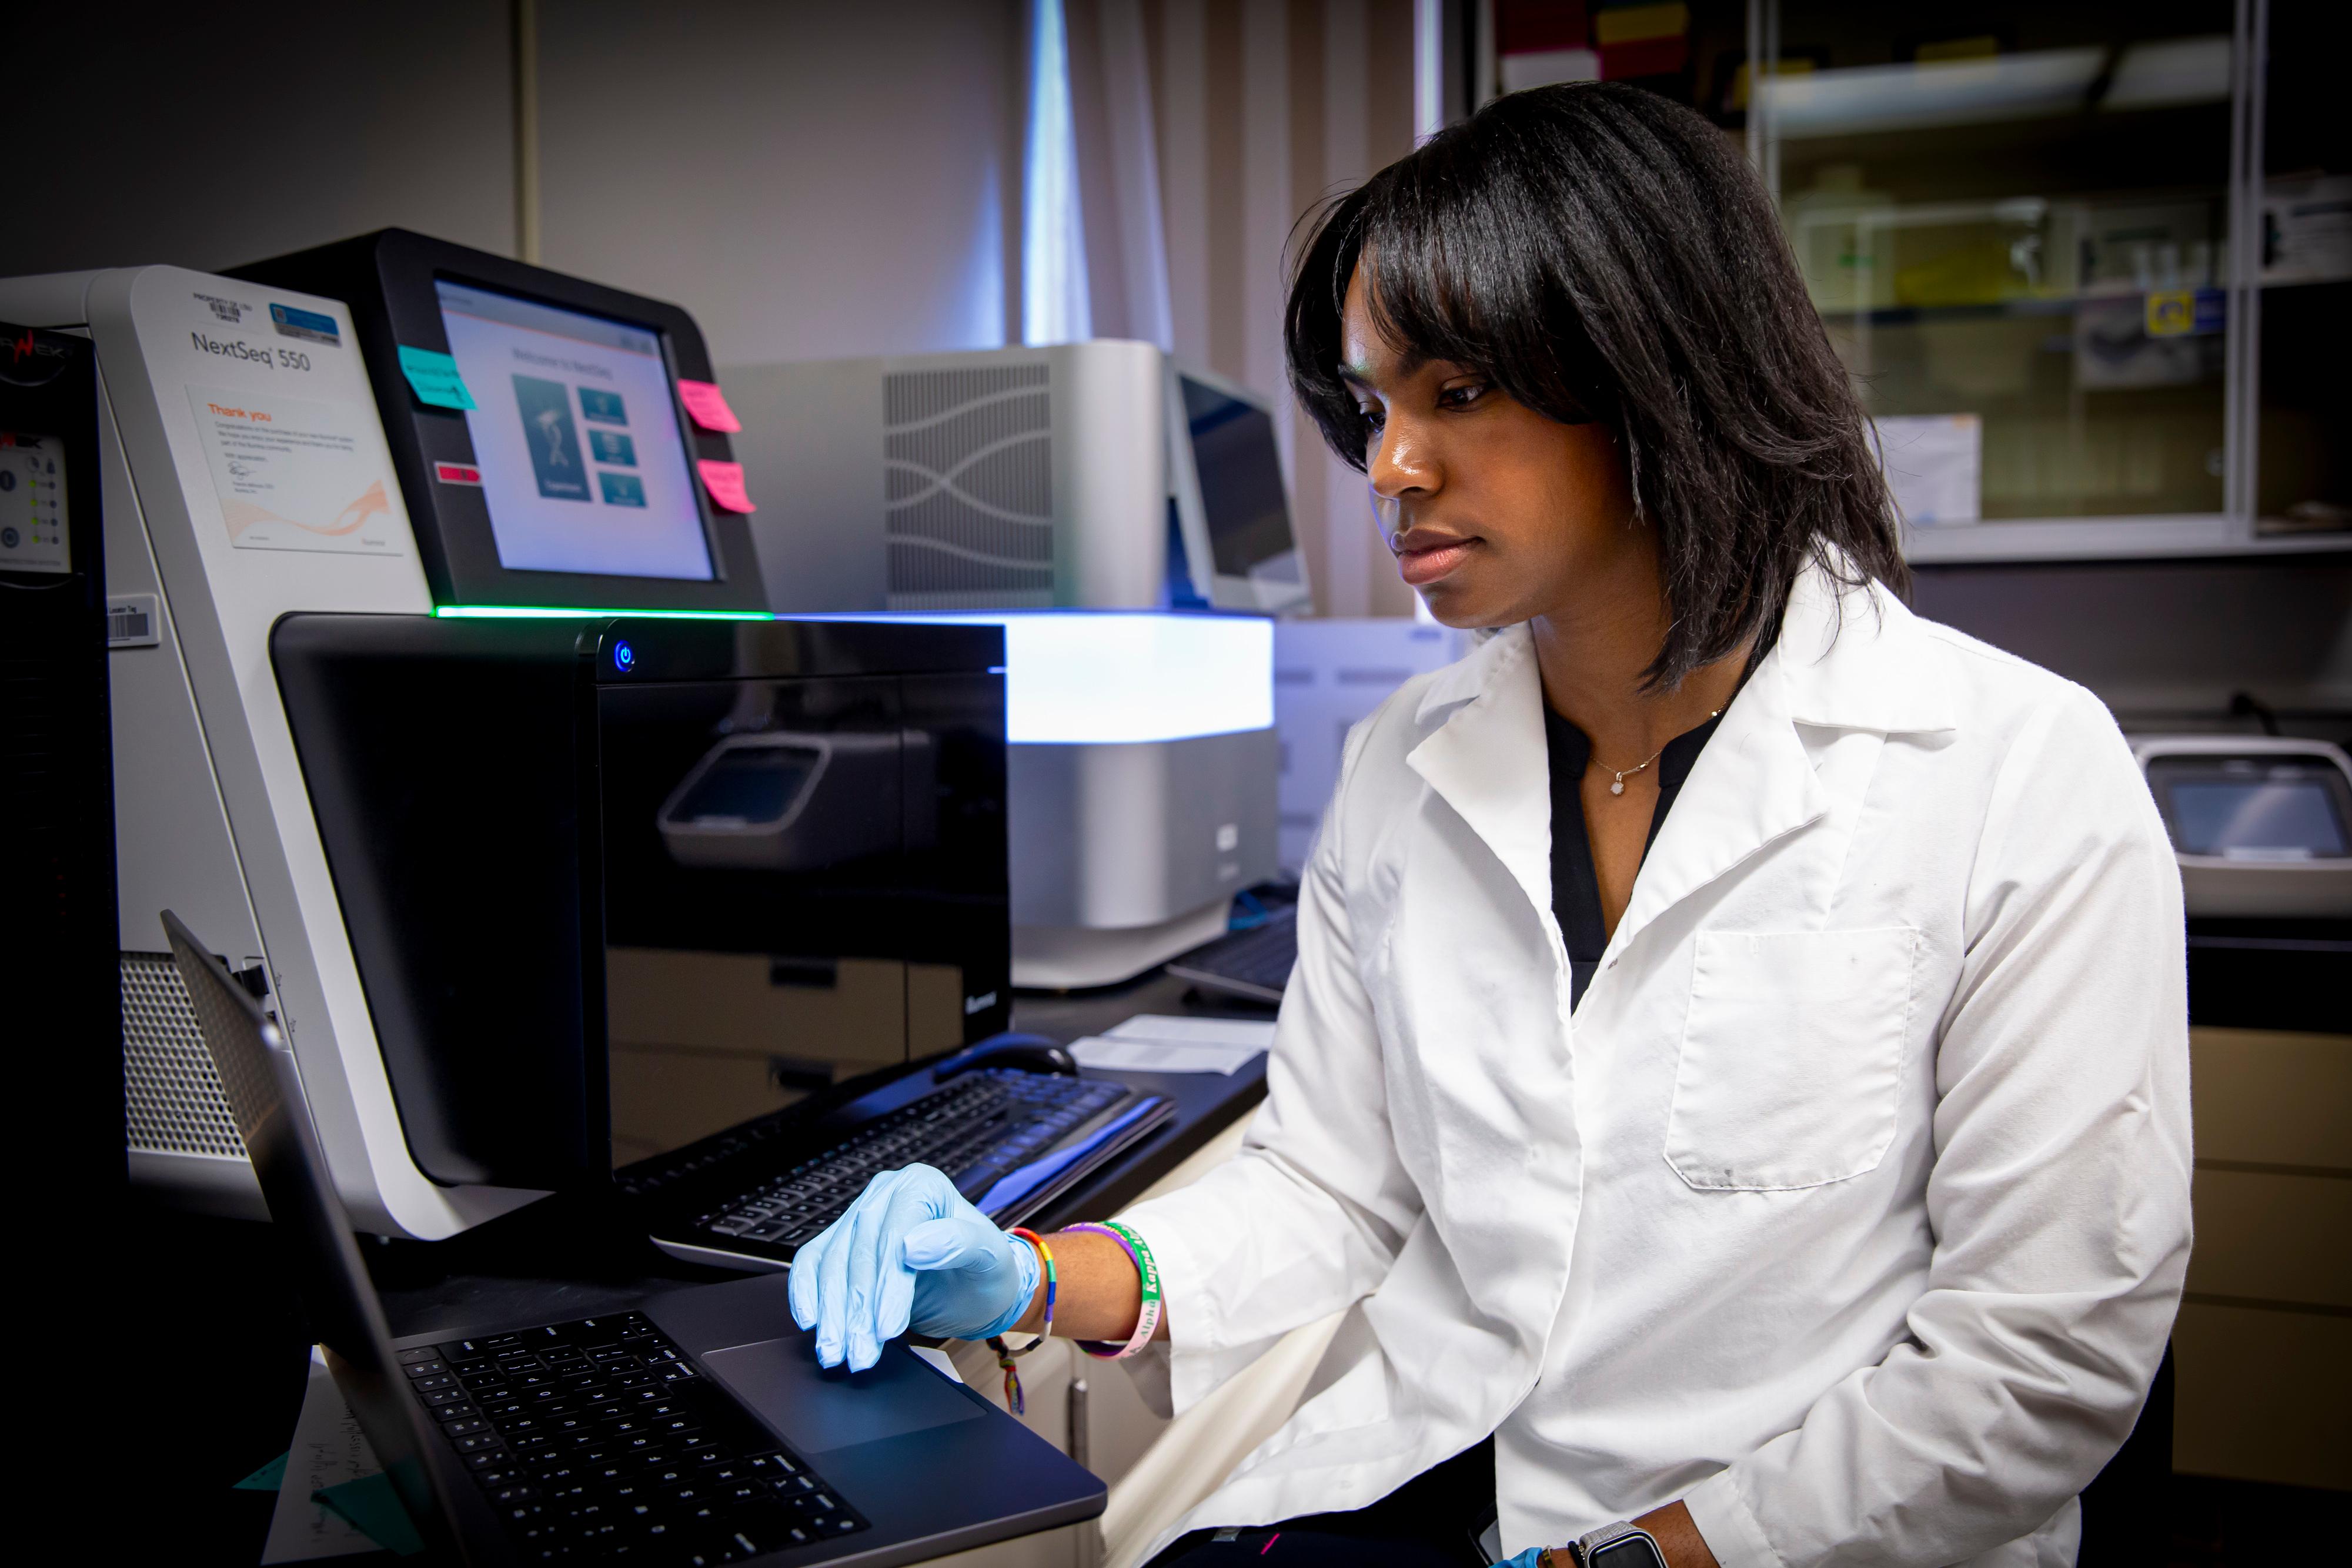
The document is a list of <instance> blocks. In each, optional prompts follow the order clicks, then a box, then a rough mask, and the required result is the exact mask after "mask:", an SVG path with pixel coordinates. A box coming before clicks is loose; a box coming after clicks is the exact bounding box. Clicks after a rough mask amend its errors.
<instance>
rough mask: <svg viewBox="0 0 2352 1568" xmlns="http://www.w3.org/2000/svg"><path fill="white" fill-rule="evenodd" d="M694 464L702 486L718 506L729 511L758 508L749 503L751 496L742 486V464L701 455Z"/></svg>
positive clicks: (747, 510)
mask: <svg viewBox="0 0 2352 1568" xmlns="http://www.w3.org/2000/svg"><path fill="white" fill-rule="evenodd" d="M695 467H696V468H697V469H698V470H699V471H700V472H701V474H702V487H703V488H704V489H706V490H708V491H709V492H710V498H711V499H712V500H714V501H716V502H718V503H719V506H721V507H725V508H726V509H727V510H728V511H730V512H747V513H748V512H756V511H758V510H759V509H760V508H759V507H755V506H753V505H751V496H750V494H749V493H748V492H746V491H745V490H744V488H743V465H741V464H740V463H721V462H719V461H718V460H717V459H715V458H710V457H701V458H697V459H696V460H695Z"/></svg>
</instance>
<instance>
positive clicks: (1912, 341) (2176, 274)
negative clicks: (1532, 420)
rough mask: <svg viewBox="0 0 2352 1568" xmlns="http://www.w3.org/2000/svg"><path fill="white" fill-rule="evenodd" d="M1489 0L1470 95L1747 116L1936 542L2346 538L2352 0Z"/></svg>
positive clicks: (1911, 504) (2073, 549) (1743, 125)
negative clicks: (1630, 95) (1637, 0)
mask: <svg viewBox="0 0 2352 1568" xmlns="http://www.w3.org/2000/svg"><path fill="white" fill-rule="evenodd" d="M1939 16H1948V17H1950V18H1952V19H1951V20H1949V21H1944V20H1939V19H1937V17H1939ZM1479 17H1480V22H1479V26H1478V27H1477V28H1476V30H1475V37H1476V39H1477V44H1476V45H1475V47H1474V48H1473V50H1472V55H1473V62H1474V74H1475V78H1476V80H1475V87H1474V89H1473V96H1474V98H1483V97H1484V96H1486V95H1488V94H1490V93H1492V92H1494V91H1497V90H1503V89H1508V88H1513V87H1521V86H1528V85H1535V84H1538V83H1540V82H1544V81H1551V80H1568V79H1579V78H1627V79H1633V80H1635V81H1637V82H1639V83H1640V85H1643V86H1644V87H1647V88H1650V89H1653V90H1657V91H1661V92H1664V93H1665V94H1667V95H1668V96H1672V97H1676V98H1679V99H1683V100H1684V101H1685V102H1688V103H1691V104H1692V105H1693V106H1694V107H1696V108H1697V109H1698V110H1701V111H1702V112H1704V113H1706V114H1707V115H1709V116H1710V117H1711V118H1712V119H1713V120H1715V121H1716V123H1717V125H1719V126H1720V127H1722V128H1723V130H1724V131H1725V133H1726V134H1727V135H1729V136H1732V137H1735V138H1737V139H1738V141H1739V142H1740V144H1741V145H1742V147H1743V148H1744V150H1745V151H1746V152H1747V153H1748V156H1749V157H1750V158H1751V159H1752V160H1753V161H1754V162H1755V163H1756V165H1757V167H1758V168H1759V172H1761V173H1762V174H1763V176H1764V178H1765V181H1766V183H1767V184H1768V185H1769V188H1770V189H1771V190H1772V193H1773V195H1774V199H1775V201H1776V202H1777V203H1778V204H1779V207H1780V214H1781V217H1782V222H1783V224H1784V226H1785V228H1786V232H1787V234H1788V236H1789V240H1790V246H1791V247H1792V248H1793V250H1794V251H1795V253H1796V256H1797V259H1798V263H1799V265H1800V267H1801V268H1802V269H1803V271H1804V274H1805V278H1806V283H1807V286H1808V287H1809V289H1810V291H1811V295H1812V298H1813V303H1814V305H1815V307H1816V308H1818V309H1819V310H1820V312H1821V314H1822V321H1823V323H1824V325H1825V326H1826V327H1827V329H1828V330H1829V333H1830V337H1831V340H1832V343H1833V344H1834V345H1835V347H1836V349H1837V351H1838V353H1839V354H1840V356H1841V357H1842V358H1843V360H1844V361H1845V363H1846V365H1847V367H1848V368H1849V369H1850V370H1851V371H1853V377H1854V383H1855V385H1856V387H1857V389H1858V390H1859V391H1860V392H1861V395H1862V398H1863V401H1864V406H1865V408H1866V409H1867V410H1868V412H1869V413H1870V414H1871V416H1872V418H1873V420H1874V422H1875V423H1876V426H1877V430H1878V434H1879V438H1880V443H1881V447H1882V451H1883V454H1884V461H1885V465H1886V468H1887V471H1888V475H1889V477H1890V479H1891V480H1892V482H1893V487H1894V489H1895V495H1896V498H1897V502H1898V505H1899V506H1900V507H1901V509H1902V510H1903V512H1904V514H1905V519H1906V549H1908V550H1909V552H1910V554H1911V557H1912V559H1915V560H1919V561H1954V560H2020V559H2096V558H2144V557H2157V556H2189V555H2198V556H2211V555H2237V554H2253V555H2260V554H2270V553H2281V554H2291V553H2294V552H2297V551H2308V550H2325V549H2339V550H2340V549H2347V548H2352V458H2347V454H2346V451H2345V447H2346V444H2347V439H2352V408H2347V403H2352V341H2347V337H2352V136H2347V133H2346V132H2345V131H2343V129H2342V119H2341V114H2340V108H2339V102H2338V100H2340V98H2341V96H2342V93H2343V90H2344V87H2345V84H2346V78H2347V65H2352V58H2347V50H2346V46H2345V43H2344V41H2343V34H2342V28H2341V25H2340V23H2341V14H2340V10H2339V8H2338V7H2336V6H2335V5H2328V4H2324V3H2322V0H2062V3H2058V4H2034V3H2030V0H1983V3H1980V4H1974V5H1969V6H1968V7H1966V8H1965V10H1950V9H1948V8H1935V7H1930V8H1928V9H1927V11H1924V12H1923V11H1922V10H1921V9H1920V8H1917V7H1905V6H1890V5H1877V4H1870V3H1867V0H1747V3H1745V4H1741V3H1739V0H1691V3H1689V4H1668V5H1658V4H1638V5H1601V4H1592V5H1580V4H1574V3H1569V4H1534V3H1528V0H1522V3H1518V4H1513V3H1511V0H1491V3H1490V4H1488V5H1485V6H1483V7H1482V8H1481V9H1480V11H1479ZM1612 40H1613V41H1612ZM1629 40H1630V41H1629ZM1481 61H1483V62H1485V64H1484V65H1483V68H1481V67H1480V65H1479V62H1481ZM1755 61H1766V62H1769V66H1767V67H1765V68H1751V62H1755Z"/></svg>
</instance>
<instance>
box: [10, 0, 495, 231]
mask: <svg viewBox="0 0 2352 1568" xmlns="http://www.w3.org/2000/svg"><path fill="white" fill-rule="evenodd" d="M7 28H8V40H7V48H6V50H5V57H6V61H7V70H6V75H7V79H8V90H7V102H6V105H5V109H0V117H5V121H6V124H7V128H8V129H7V145H8V151H9V153H10V157H9V186H10V190H9V197H10V210H9V216H8V221H7V222H6V223H5V224H4V225H0V277H15V276H18V275H20V274H24V273H34V272H65V271H75V270H79V269H82V268H85V267H124V266H132V265H136V264H140V263H144V262H159V261H161V262H173V263H176V264H177V265H179V266H182V267H195V268H198V269H200V270H204V271H214V270H217V269H219V268H222V267H234V266H236V265H237V264H238V263H240V262H247V261H257V260H259V259H260V258H261V257H263V256H277V255H278V254H280V253H282V252H285V251H289V250H299V249H301V248H302V247H304V246H313V245H321V244H324V243H325V242H327V241H329V240H334V239H341V238H343V237H345V236H346V235H354V234H363V233H365V232H367V231H368V230H370V229H378V228H383V227H386V226H387V225H399V226H401V227H404V228H413V229H421V230H423V231H424V232H425V233H427V234H435V235H441V236H442V237H444V238H446V239H453V240H456V241H457V242H458V243H460V244H463V245H470V246H479V247H481V248H482V249H485V250H495V251H501V252H504V251H507V250H509V249H510V248H511V246H513V244H514V184H513V161H514V141H513V99H512V96H511V92H510V82H511V77H512V73H511V71H510V69H509V58H510V57H509V42H508V20H507V10H506V7H505V6H503V5H484V4H481V3H480V0H403V3H402V4H399V5H389V4H383V3H380V0H379V3H377V4H373V5H369V4H353V5H317V4H301V3H297V0H247V3H246V4H242V5H236V6H235V7H233V8H230V9H226V10H223V9H218V8H215V7H209V6H201V5H162V4H156V3H154V0H135V3H131V4H106V3H104V0H76V3H73V4H63V3H58V0H34V3H32V4H26V5H16V6H11V7H10V8H9V12H8V21H7Z"/></svg>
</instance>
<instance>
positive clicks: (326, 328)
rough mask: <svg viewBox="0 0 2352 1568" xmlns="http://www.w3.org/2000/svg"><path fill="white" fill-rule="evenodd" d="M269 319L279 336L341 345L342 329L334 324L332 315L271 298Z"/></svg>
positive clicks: (337, 346) (333, 345) (331, 346)
mask: <svg viewBox="0 0 2352 1568" xmlns="http://www.w3.org/2000/svg"><path fill="white" fill-rule="evenodd" d="M269 320H270V324H271V325H273V326H275V327H276V328H277V329H278V336H279V337H281V338H299V339H301V340H303V341H304V342H306V343H324V344H326V345H327V346H328V347H329V348H333V349H340V348H341V347H342V346H343V329H341V327H340V326H338V325H336V322H335V319H334V318H333V317H332V316H327V315H322V314H320V312H318V311H316V310H305V309H303V308H300V307H299V306H296V305H280V304H278V302H277V301H275V300H272V301H271V302H270V306H269Z"/></svg>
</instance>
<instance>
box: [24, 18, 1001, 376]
mask: <svg viewBox="0 0 2352 1568" xmlns="http://www.w3.org/2000/svg"><path fill="white" fill-rule="evenodd" d="M20 9H22V10H24V11H26V12H27V13H29V14H28V15H26V16H14V15H12V16H10V18H9V21H10V28H11V37H10V44H11V48H10V50H9V59H10V62H11V68H10V72H9V76H10V94H9V102H8V106H7V108H6V110H5V117H6V119H7V120H8V123H9V126H10V132H9V145H10V150H11V152H15V153H16V154H18V157H17V158H16V159H14V160H12V163H13V165H14V167H13V169H12V173H13V175H14V177H15V182H16V190H15V191H14V192H13V193H12V194H14V195H15V197H16V205H15V206H14V208H13V210H12V214H11V217H10V221H9V222H8V223H7V224H5V225H0V277H8V276H15V275H17V274H22V273H31V272H53V271H63V270H68V269H73V268H81V267H113V266H122V265H129V264H135V263H141V262H152V261H169V262H175V263H178V264H180V265H182V266H185V267H198V268H203V269H207V270H210V269H217V268H222V267H234V266H236V265H238V264H239V263H242V262H248V261H256V260H259V259H261V258H262V257H265V256H276V255H278V254H281V253H283V252H286V251H289V250H297V249H300V248H303V247H305V246H313V245H320V244H323V243H325V242H327V241H330V240H335V239H341V238H343V237H346V236H348V235H354V234H362V233H365V232H367V231H368V230H371V229H376V228H383V227H385V226H387V225H399V226H401V227H404V228H413V229H417V230H420V231H422V232H424V233H426V234H431V235H439V236H440V237H442V238H445V239H451V240H456V241H457V242H458V243H459V244H462V245H469V246H478V247H479V248H481V249H484V250H490V251H496V252H499V253H501V254H508V255H511V254H513V250H514V246H515V244H516V225H515V180H514V139H513V113H514V98H513V56H512V35H511V31H510V27H511V16H510V11H509V6H508V5H501V4H497V3H496V0H399V3H397V4H394V3H393V0H357V3H353V4H349V5H316V4H296V3H293V0H250V3H248V4H247V5H240V6H238V7H236V9H235V10H233V11H229V12H222V11H217V10H206V9H204V8H201V7H194V6H188V5H163V4H157V3H154V0H138V3H135V4H131V5H121V4H111V5H110V4H105V3H103V0H98V3H91V0H83V3H81V4H79V5H73V6H68V5H28V6H25V7H21V8H20ZM1023 17H1024V12H1023V9H1022V6H1021V4H1020V0H879V3H870V4H866V5H840V4H833V3H825V0H765V3H762V0H681V3H678V4H672V5H646V4H643V3H641V0H541V5H540V6H539V38H540V51H539V55H540V73H539V90H540V147H541V225H542V235H543V241H542V247H541V260H542V262H543V263H544V265H546V266H549V267H555V268H558V269H561V270H562V271H566V272H573V273H578V274H581V275H583V276H585V277H593V278H596V279H598V280H599V281H602V282H605V283H611V284H614V285H617V286H619V287H624V288H628V289H632V290H635V291H636V292H638V293H643V294H650V295H653V296H655V297H656V298H664V299H668V300H671V301H674V302H675V303H677V304H679V305H682V306H684V307H686V308H687V309H688V310H689V311H691V312H692V313H693V314H694V316H695V318H696V319H698V321H699V322H700V323H701V325H702V329H703V333H704V336H705V337H706V338H707V339H708V340H709V344H710V348H711V351H712V354H713V356H714V358H715V359H716V360H717V361H718V362H719V364H721V365H730V364H750V363H763V362H771V361H778V360H786V359H812V358H821V357H826V356H835V355H850V354H864V353H876V352H887V351H908V350H932V349H951V348H968V347H980V346H990V345H994V344H997V343H1001V342H1003V340H1004V339H1005V336H1006V331H1005V324H1006V320H1007V306H1008V300H1009V299H1011V298H1014V295H1013V291H1012V290H1010V289H1009V288H1008V284H1007V279H1008V277H1013V276H1017V250H1016V249H1013V248H1009V247H1013V246H1017V243H1018V236H1019V221H1018V213H1019V200H1020V179H1019V171H1020V146H1021V143H1020V135H1021V119H1022V117H1021V102H1022V97H1023V92H1024V85H1023V74H1022V73H1023V69H1024V62H1023V57H1022V47H1021V40H1022V36H1023ZM35 62H37V64H35ZM27 182H28V183H29V184H30V186H31V194H30V196H29V198H28V197H27V195H26V190H25V184H26V183H27Z"/></svg>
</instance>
